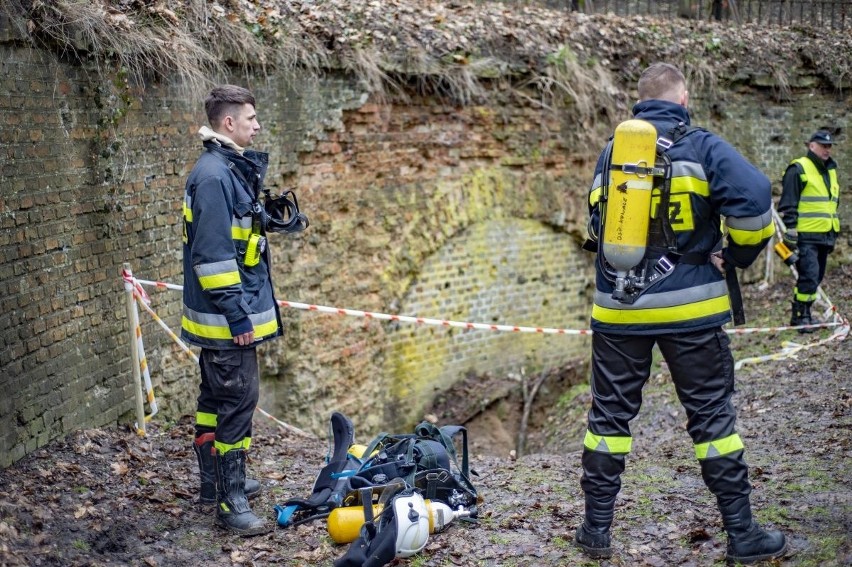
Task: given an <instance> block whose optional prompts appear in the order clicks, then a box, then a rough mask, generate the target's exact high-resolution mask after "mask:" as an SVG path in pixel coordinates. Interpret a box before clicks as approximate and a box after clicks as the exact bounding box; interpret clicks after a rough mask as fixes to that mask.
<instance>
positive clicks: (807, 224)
mask: <svg viewBox="0 0 852 567" xmlns="http://www.w3.org/2000/svg"><path fill="white" fill-rule="evenodd" d="M791 163H798V164H799V165H800V166H801V167H802V169H803V170H804V173H803V174H802V175H801V176H800V178H801V180H802V183H804V184H805V187H804V189H803V190H802V194H801V196H800V197H799V208H798V211H799V220H798V222H797V224H796V229H797V230H798V231H799V232H831V231H835V232H840V217H839V216H837V204H838V202H839V201H840V185H839V184H838V182H837V170H836V169H829V170H828V177H829V181H830V182H831V186H830V187H826V186H825V179H824V178H823V176H822V175H821V174H820V172H819V170H817V168H816V165H814V162H812V161H811V160H810V159H808V158H806V157H801V158H798V159H794V160H793V161H792V162H791Z"/></svg>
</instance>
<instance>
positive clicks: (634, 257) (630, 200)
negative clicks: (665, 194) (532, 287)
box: [603, 119, 657, 297]
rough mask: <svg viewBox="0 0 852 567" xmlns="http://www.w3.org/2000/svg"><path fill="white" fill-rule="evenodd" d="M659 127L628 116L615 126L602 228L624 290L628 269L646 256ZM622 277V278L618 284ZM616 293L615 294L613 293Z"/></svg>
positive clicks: (607, 253) (605, 246)
mask: <svg viewBox="0 0 852 567" xmlns="http://www.w3.org/2000/svg"><path fill="white" fill-rule="evenodd" d="M656 149H657V130H656V128H654V125H653V124H651V123H650V122H647V121H645V120H637V119H633V120H625V121H624V122H622V123H621V124H619V125H618V128H616V129H615V136H614V138H613V141H612V169H611V170H610V171H609V175H610V181H609V190H608V198H607V203H606V218H605V219H604V231H603V254H604V258H606V261H607V263H608V264H609V265H610V266H612V267H613V268H614V269H615V270H616V273H617V276H616V290H617V291H618V290H619V289H621V290H623V286H624V278H625V277H626V276H627V272H628V271H629V270H630V269H631V268H633V267H635V266H636V265H637V264H638V263H639V262H641V261H642V258H644V257H645V247H646V245H647V243H648V224H649V223H650V219H651V191H652V189H653V186H654V177H653V175H651V169H652V168H653V167H654V162H655V160H656ZM619 280H621V282H620V284H621V285H619ZM613 297H616V294H613Z"/></svg>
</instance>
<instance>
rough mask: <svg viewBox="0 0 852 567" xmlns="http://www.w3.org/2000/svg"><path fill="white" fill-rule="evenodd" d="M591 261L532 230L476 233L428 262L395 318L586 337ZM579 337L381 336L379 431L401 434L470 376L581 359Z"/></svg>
mask: <svg viewBox="0 0 852 567" xmlns="http://www.w3.org/2000/svg"><path fill="white" fill-rule="evenodd" d="M589 261H590V260H589V258H586V257H584V255H583V252H582V251H581V250H580V249H579V248H578V246H577V244H576V242H575V241H574V240H573V239H572V238H571V237H570V236H569V235H567V234H565V233H562V232H558V231H555V230H553V228H552V227H550V226H548V225H546V224H544V223H542V222H539V221H535V220H527V219H519V218H503V219H494V220H486V221H483V222H479V223H475V224H472V225H470V226H469V227H468V228H466V229H465V230H464V231H463V232H461V233H459V234H458V235H457V236H455V237H453V238H451V239H449V240H448V241H447V242H446V243H445V244H444V245H443V246H442V247H441V248H440V249H439V250H437V251H436V252H435V253H434V254H432V255H431V256H430V257H429V258H427V259H426V260H425V262H424V264H423V266H422V269H421V270H420V272H419V275H418V277H417V278H416V279H415V280H414V281H412V283H411V285H410V286H409V288H408V290H407V292H406V293H405V294H404V296H403V298H402V301H401V305H400V313H405V314H409V315H416V316H420V317H428V318H436V319H452V320H457V321H468V322H474V323H494V324H512V325H518V326H535V327H556V328H572V329H577V328H583V329H584V328H587V327H588V314H589V310H590V305H591V296H590V294H589V293H588V290H590V289H591V288H590V283H591V282H590V280H589V278H590V274H589V269H588V265H589ZM587 348H588V342H587V339H586V338H585V337H582V336H577V335H543V334H535V333H518V332H495V331H486V330H476V329H473V330H466V329H459V328H448V327H438V326H422V325H417V326H415V325H400V326H399V327H397V328H396V329H394V330H392V331H390V332H389V333H388V335H387V348H386V357H385V376H386V377H387V379H388V380H389V382H390V384H389V385H388V388H387V393H388V396H389V398H390V401H391V403H388V404H386V406H385V407H387V408H394V409H393V410H390V411H391V413H392V414H393V415H386V416H385V421H386V422H388V423H394V424H396V425H397V426H405V425H408V424H411V423H412V422H415V421H417V420H419V419H420V418H421V417H422V410H423V408H424V407H425V406H426V405H427V404H428V403H429V401H430V400H431V399H433V397H434V396H435V394H436V393H437V392H440V391H442V390H444V389H446V388H448V387H449V386H451V385H452V384H453V383H455V382H456V381H457V380H459V379H460V378H462V377H463V376H464V375H465V374H466V373H467V372H470V371H473V372H476V373H483V372H491V373H495V374H501V373H502V374H505V373H507V372H510V371H518V370H520V368H521V367H523V368H525V370H526V371H527V372H533V371H536V370H539V369H541V368H544V367H551V366H556V365H558V364H561V363H563V362H566V361H568V360H569V359H571V358H575V357H576V356H579V355H582V353H583V352H585V350H587Z"/></svg>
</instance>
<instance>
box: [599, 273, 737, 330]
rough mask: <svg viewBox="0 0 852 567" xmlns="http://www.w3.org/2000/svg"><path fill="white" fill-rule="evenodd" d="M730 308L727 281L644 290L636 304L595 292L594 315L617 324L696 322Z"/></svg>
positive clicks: (603, 321) (604, 321)
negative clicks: (661, 290) (667, 290)
mask: <svg viewBox="0 0 852 567" xmlns="http://www.w3.org/2000/svg"><path fill="white" fill-rule="evenodd" d="M730 309H731V304H730V300H729V299H728V287H727V285H726V284H725V282H724V281H719V282H714V283H709V284H705V285H699V286H694V287H688V288H685V289H679V290H674V291H669V292H664V293H652V292H649V293H645V294H643V295H641V296H640V297H639V298H638V299H637V300H636V302H635V303H633V304H630V305H628V304H625V303H621V302H619V301H616V300H615V299H613V298H612V296H611V295H608V294H606V293H603V292H600V291H596V292H595V302H594V305H593V306H592V318H594V319H597V320H598V321H601V322H602V323H611V324H616V325H619V324H621V325H630V324H643V323H644V324H647V323H651V324H653V323H672V322H678V321H693V320H696V319H702V318H704V317H710V316H712V315H718V314H719V313H727V312H728V311H730Z"/></svg>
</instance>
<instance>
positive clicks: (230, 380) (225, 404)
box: [196, 348, 260, 449]
mask: <svg viewBox="0 0 852 567" xmlns="http://www.w3.org/2000/svg"><path fill="white" fill-rule="evenodd" d="M199 366H200V367H201V386H200V392H199V394H198V406H197V414H196V432H197V433H203V432H204V431H205V430H206V431H215V432H216V442H217V443H223V444H225V445H228V446H231V445H240V446H242V448H244V449H248V447H247V446H243V444H244V442H246V441H247V440H248V442H250V440H251V429H252V419H253V417H254V410H255V408H256V407H257V401H258V398H259V396H260V384H259V381H260V377H259V375H258V364H257V350H256V349H255V348H246V349H230V350H213V349H206V348H203V349H201V356H200V357H199ZM205 417H206V418H207V420H208V421H205V420H204V418H205ZM246 444H247V443H246Z"/></svg>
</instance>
